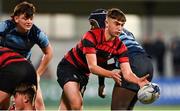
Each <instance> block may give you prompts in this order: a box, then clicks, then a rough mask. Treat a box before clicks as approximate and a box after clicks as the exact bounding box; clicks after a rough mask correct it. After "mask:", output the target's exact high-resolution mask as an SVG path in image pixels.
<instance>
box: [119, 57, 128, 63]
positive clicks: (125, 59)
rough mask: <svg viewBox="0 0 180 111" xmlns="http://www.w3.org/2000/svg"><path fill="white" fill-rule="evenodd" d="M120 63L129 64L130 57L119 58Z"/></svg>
mask: <svg viewBox="0 0 180 111" xmlns="http://www.w3.org/2000/svg"><path fill="white" fill-rule="evenodd" d="M119 62H120V63H123V62H129V58H128V57H121V58H119Z"/></svg>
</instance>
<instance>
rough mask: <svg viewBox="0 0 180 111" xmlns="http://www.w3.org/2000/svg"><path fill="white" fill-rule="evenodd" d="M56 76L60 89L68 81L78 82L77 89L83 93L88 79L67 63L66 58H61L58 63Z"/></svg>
mask: <svg viewBox="0 0 180 111" xmlns="http://www.w3.org/2000/svg"><path fill="white" fill-rule="evenodd" d="M57 78H58V79H57V81H58V83H59V85H60V86H61V88H62V89H63V87H64V85H65V84H66V83H67V82H68V81H75V82H78V83H79V84H80V89H79V90H80V92H81V93H82V94H83V93H84V91H85V89H86V85H87V83H88V80H89V77H88V76H86V75H85V74H84V73H83V72H82V71H81V70H79V69H77V68H76V67H75V66H73V65H72V64H71V63H69V62H68V61H67V60H66V59H62V60H61V62H60V63H59V64H58V67H57Z"/></svg>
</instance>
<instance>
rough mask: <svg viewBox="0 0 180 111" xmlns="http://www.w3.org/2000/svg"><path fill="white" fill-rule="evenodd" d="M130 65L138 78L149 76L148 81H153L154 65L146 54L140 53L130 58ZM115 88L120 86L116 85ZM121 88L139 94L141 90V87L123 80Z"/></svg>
mask: <svg viewBox="0 0 180 111" xmlns="http://www.w3.org/2000/svg"><path fill="white" fill-rule="evenodd" d="M129 63H130V66H131V69H132V71H133V72H134V73H135V74H136V76H138V77H142V76H145V75H146V74H149V77H148V81H151V80H152V77H153V65H152V62H151V58H150V57H149V56H148V55H147V54H145V53H138V54H134V55H131V56H129ZM115 86H118V85H117V84H115ZM120 87H123V88H127V89H130V90H132V91H135V92H137V91H138V90H139V88H140V87H139V86H138V85H136V84H133V83H130V82H127V81H126V80H125V79H123V78H122V85H121V86H120Z"/></svg>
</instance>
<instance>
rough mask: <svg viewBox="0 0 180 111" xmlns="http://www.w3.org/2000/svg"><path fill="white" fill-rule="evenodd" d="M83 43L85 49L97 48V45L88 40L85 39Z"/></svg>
mask: <svg viewBox="0 0 180 111" xmlns="http://www.w3.org/2000/svg"><path fill="white" fill-rule="evenodd" d="M82 43H83V46H84V47H95V45H94V44H93V43H92V42H90V41H89V40H87V39H83V40H82Z"/></svg>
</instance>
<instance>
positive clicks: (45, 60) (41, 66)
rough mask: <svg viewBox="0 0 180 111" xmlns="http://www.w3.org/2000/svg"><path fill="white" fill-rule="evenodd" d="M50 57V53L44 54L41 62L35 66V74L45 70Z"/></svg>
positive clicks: (40, 73)
mask: <svg viewBox="0 0 180 111" xmlns="http://www.w3.org/2000/svg"><path fill="white" fill-rule="evenodd" d="M51 59H52V55H44V56H43V57H42V59H41V62H40V64H39V66H38V68H37V71H36V72H37V74H39V75H40V76H41V75H42V74H43V73H44V72H45V70H46V68H47V66H48V64H49V62H50V60H51Z"/></svg>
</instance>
